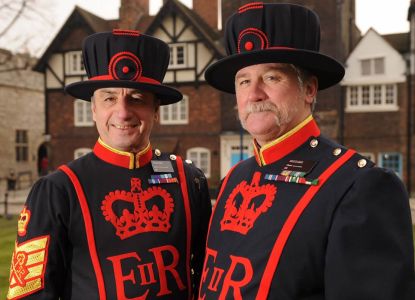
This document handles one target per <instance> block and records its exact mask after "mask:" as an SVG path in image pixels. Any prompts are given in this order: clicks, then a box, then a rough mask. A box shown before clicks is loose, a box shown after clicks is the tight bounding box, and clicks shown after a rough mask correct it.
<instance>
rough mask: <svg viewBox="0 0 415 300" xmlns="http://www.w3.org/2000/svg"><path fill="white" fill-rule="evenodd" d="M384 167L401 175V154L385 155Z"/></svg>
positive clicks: (383, 156) (383, 157)
mask: <svg viewBox="0 0 415 300" xmlns="http://www.w3.org/2000/svg"><path fill="white" fill-rule="evenodd" d="M382 167H384V168H386V169H390V170H392V171H394V172H396V173H397V174H399V175H400V172H401V155H400V154H399V153H383V154H382Z"/></svg>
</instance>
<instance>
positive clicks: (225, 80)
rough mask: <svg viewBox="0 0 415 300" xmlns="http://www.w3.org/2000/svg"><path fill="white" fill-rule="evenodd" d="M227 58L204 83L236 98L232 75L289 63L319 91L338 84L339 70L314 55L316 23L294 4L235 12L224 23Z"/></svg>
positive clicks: (253, 6) (214, 66) (311, 14)
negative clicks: (253, 67)
mask: <svg viewBox="0 0 415 300" xmlns="http://www.w3.org/2000/svg"><path fill="white" fill-rule="evenodd" d="M225 44H226V52H227V54H228V56H227V57H225V58H223V59H221V60H219V61H217V62H216V63H214V64H212V65H211V66H209V68H208V69H207V70H206V72H205V78H206V80H207V82H209V83H210V84H211V85H212V86H213V87H215V88H217V89H219V90H221V91H224V92H228V93H235V75H236V73H237V72H238V71H239V70H240V69H242V68H244V67H247V66H250V65H256V64H263V63H289V64H294V65H296V66H298V67H301V68H303V69H305V70H308V71H309V72H311V73H312V74H313V75H315V76H316V77H317V78H318V82H319V89H320V90H322V89H325V88H328V87H330V86H332V85H334V84H336V83H338V82H339V81H340V80H341V79H342V78H343V76H344V67H343V65H342V64H341V63H339V62H338V61H337V60H335V59H334V58H332V57H330V56H327V55H324V54H321V53H319V48H320V20H319V18H318V16H317V15H316V14H315V13H314V12H313V11H311V10H310V9H308V8H306V7H303V6H299V5H294V4H276V3H273V4H265V3H262V2H254V3H250V4H247V5H244V6H242V7H241V8H239V10H238V12H237V13H235V14H233V15H232V16H231V17H230V18H229V19H228V21H227V23H226V28H225Z"/></svg>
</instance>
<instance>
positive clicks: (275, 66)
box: [235, 63, 292, 78]
mask: <svg viewBox="0 0 415 300" xmlns="http://www.w3.org/2000/svg"><path fill="white" fill-rule="evenodd" d="M272 70H276V71H282V72H286V71H290V70H292V68H291V67H290V64H287V63H264V64H257V65H250V66H247V67H245V68H242V69H240V70H239V71H238V72H237V73H236V75H235V77H236V78H238V77H241V76H245V75H248V74H249V73H250V72H251V71H255V72H258V71H259V72H268V71H272Z"/></svg>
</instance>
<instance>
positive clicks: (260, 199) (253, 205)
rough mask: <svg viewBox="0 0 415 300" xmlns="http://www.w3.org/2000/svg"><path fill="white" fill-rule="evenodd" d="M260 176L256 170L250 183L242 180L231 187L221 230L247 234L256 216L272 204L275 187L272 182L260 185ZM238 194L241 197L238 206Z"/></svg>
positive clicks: (221, 222)
mask: <svg viewBox="0 0 415 300" xmlns="http://www.w3.org/2000/svg"><path fill="white" fill-rule="evenodd" d="M260 178H261V173H260V172H256V173H255V174H254V176H253V178H252V182H251V184H250V185H248V184H247V182H246V181H245V180H244V181H242V182H241V183H239V184H238V185H237V186H236V187H235V188H234V189H233V191H232V193H231V194H230V195H229V198H228V199H227V200H226V204H225V213H224V215H223V218H222V220H221V221H220V228H221V230H222V231H225V230H230V231H235V232H239V233H241V234H247V233H248V231H249V230H250V229H251V228H252V227H254V224H255V221H256V220H257V219H258V217H259V216H260V215H261V214H263V213H265V212H266V211H267V210H268V209H269V208H270V207H271V206H272V203H273V201H274V198H275V193H276V192H277V188H276V187H275V186H274V185H272V184H265V185H261V186H260V185H259V180H260ZM239 195H240V197H241V198H242V199H241V201H239V202H240V204H239V206H238V205H237V198H239V197H238V196H239Z"/></svg>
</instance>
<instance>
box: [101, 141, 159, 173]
mask: <svg viewBox="0 0 415 300" xmlns="http://www.w3.org/2000/svg"><path fill="white" fill-rule="evenodd" d="M93 152H94V154H95V155H96V156H97V157H98V158H100V159H102V160H103V161H105V162H107V163H109V164H112V165H116V166H118V167H123V168H127V169H131V168H133V166H132V163H131V159H132V156H133V155H134V153H129V152H123V151H120V153H118V152H115V151H112V150H111V149H109V148H107V147H105V146H104V145H102V144H101V143H100V142H96V143H95V146H94V149H93ZM152 158H153V152H152V147H151V146H149V147H148V150H147V151H145V152H144V153H137V154H135V162H136V167H142V166H145V165H146V164H148V163H149V162H150V161H151V159H152Z"/></svg>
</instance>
